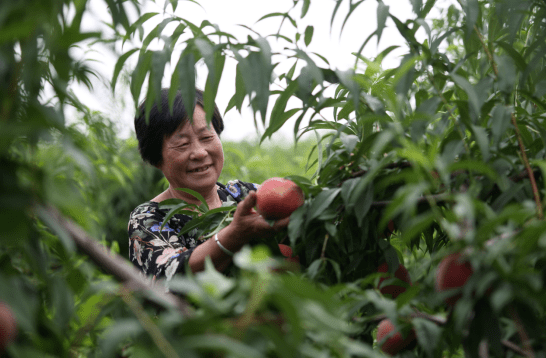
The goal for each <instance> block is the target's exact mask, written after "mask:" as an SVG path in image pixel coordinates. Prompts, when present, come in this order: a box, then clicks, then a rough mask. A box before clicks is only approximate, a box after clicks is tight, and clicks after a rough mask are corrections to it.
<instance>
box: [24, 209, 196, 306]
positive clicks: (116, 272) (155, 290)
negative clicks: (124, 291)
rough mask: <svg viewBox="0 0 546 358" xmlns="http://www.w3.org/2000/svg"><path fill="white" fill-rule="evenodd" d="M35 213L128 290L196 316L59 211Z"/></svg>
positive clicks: (183, 303) (41, 210)
mask: <svg viewBox="0 0 546 358" xmlns="http://www.w3.org/2000/svg"><path fill="white" fill-rule="evenodd" d="M35 210H36V212H37V214H38V215H40V216H41V217H42V218H45V219H47V220H48V221H50V222H52V223H53V224H54V225H57V226H59V227H60V228H61V229H62V230H64V231H65V232H66V233H67V234H68V235H69V236H70V238H71V239H72V240H73V241H74V242H75V243H76V246H77V247H78V248H79V249H80V250H81V251H82V252H84V253H85V254H86V255H87V256H89V258H91V260H93V261H94V262H95V263H96V264H97V265H98V266H99V267H101V268H102V269H104V270H105V271H106V272H108V273H109V274H111V275H112V276H114V277H115V278H116V279H118V280H119V281H121V282H123V283H124V284H125V285H126V287H127V288H129V289H131V290H136V291H143V292H146V293H149V294H150V296H151V297H152V298H154V299H157V300H159V301H162V302H163V303H166V304H168V305H170V306H171V307H176V308H177V309H178V310H179V311H180V313H182V315H184V316H191V315H192V309H191V307H190V305H189V304H188V303H187V302H186V301H184V300H182V299H181V298H179V297H177V296H175V295H173V294H170V293H167V292H165V289H164V288H161V285H159V284H158V283H157V282H156V284H155V285H154V286H152V285H151V284H150V282H149V281H148V280H146V279H145V278H144V277H142V276H141V274H140V272H139V271H138V270H137V269H136V267H133V266H131V265H129V264H128V263H127V260H125V259H123V258H121V257H120V256H119V255H115V254H112V253H108V252H106V250H105V248H104V246H102V245H101V244H99V243H98V242H97V241H96V240H95V239H93V238H91V237H90V236H89V235H88V234H87V233H86V232H85V231H84V230H83V229H82V228H80V227H79V226H78V225H76V224H75V223H74V222H73V221H71V220H69V219H67V218H65V217H64V216H63V215H62V214H61V213H60V212H59V211H58V210H57V209H56V208H54V207H52V206H49V207H42V206H37V207H36V209H35Z"/></svg>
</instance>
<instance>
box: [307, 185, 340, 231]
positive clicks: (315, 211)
mask: <svg viewBox="0 0 546 358" xmlns="http://www.w3.org/2000/svg"><path fill="white" fill-rule="evenodd" d="M340 191H341V188H336V189H326V190H323V191H322V192H320V193H319V194H318V195H317V196H316V197H315V198H314V199H313V201H312V202H311V206H310V207H309V210H308V212H307V220H306V223H309V222H310V221H311V220H313V219H314V218H316V217H318V216H319V215H320V214H322V213H323V212H324V210H326V209H327V208H328V207H329V206H330V204H331V203H332V202H333V201H334V199H335V198H336V197H337V195H338V194H339V192H340Z"/></svg>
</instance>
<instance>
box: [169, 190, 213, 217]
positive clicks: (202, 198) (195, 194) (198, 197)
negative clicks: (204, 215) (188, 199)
mask: <svg viewBox="0 0 546 358" xmlns="http://www.w3.org/2000/svg"><path fill="white" fill-rule="evenodd" d="M176 190H179V191H183V192H184V193H188V194H190V195H192V196H194V197H195V198H196V199H199V201H200V202H201V203H202V204H203V206H204V207H205V208H206V209H207V211H208V210H209V206H208V204H207V201H206V200H205V198H204V197H203V195H201V194H199V193H198V192H196V191H195V190H191V189H188V188H176Z"/></svg>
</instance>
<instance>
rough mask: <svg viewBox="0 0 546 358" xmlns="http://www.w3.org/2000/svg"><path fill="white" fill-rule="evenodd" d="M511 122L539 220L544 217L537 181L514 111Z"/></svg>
mask: <svg viewBox="0 0 546 358" xmlns="http://www.w3.org/2000/svg"><path fill="white" fill-rule="evenodd" d="M512 124H513V125H514V128H515V130H516V136H517V139H518V144H519V150H520V152H521V157H522V159H523V163H524V164H525V170H526V171H527V175H528V176H529V180H530V181H531V188H533V196H534V198H535V203H536V206H537V216H538V219H539V220H542V219H543V218H544V213H543V211H542V201H541V200H540V194H539V192H538V187H537V182H536V180H535V174H534V173H533V169H531V165H530V164H529V159H527V153H526V152H525V147H524V146H523V139H522V138H521V133H520V131H519V128H518V123H517V122H516V116H515V115H514V113H512Z"/></svg>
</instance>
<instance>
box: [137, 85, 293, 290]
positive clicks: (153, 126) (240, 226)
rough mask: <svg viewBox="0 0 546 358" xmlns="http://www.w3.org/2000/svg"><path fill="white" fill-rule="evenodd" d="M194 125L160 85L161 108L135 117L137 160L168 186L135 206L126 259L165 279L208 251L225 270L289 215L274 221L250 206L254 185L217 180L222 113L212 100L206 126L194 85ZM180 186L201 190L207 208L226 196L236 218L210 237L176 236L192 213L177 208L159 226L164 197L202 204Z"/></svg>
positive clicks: (199, 262)
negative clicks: (233, 205)
mask: <svg viewBox="0 0 546 358" xmlns="http://www.w3.org/2000/svg"><path fill="white" fill-rule="evenodd" d="M195 97H196V102H197V104H196V105H195V107H194V113H193V123H191V122H190V121H189V120H188V119H189V118H188V114H187V112H186V109H185V106H184V103H182V96H181V95H180V93H177V95H176V97H175V100H174V108H173V111H172V113H171V112H170V111H169V105H168V90H167V89H164V90H162V91H161V96H160V101H159V102H160V103H161V104H160V107H161V108H158V107H157V104H154V106H153V107H152V109H151V112H150V115H149V121H148V123H147V122H146V118H145V114H144V113H145V105H144V104H142V105H141V106H140V108H139V113H138V114H137V116H136V117H135V131H136V135H137V139H138V143H139V151H140V154H141V157H142V159H143V160H144V161H145V162H148V163H150V164H151V165H153V166H155V167H156V168H158V169H159V170H161V171H162V172H163V174H164V175H165V178H166V179H167V181H168V182H169V187H168V188H167V189H166V190H165V191H164V192H162V193H160V194H159V195H157V196H156V197H155V198H153V199H151V200H150V201H147V202H145V203H143V204H141V205H139V206H137V207H136V208H135V210H133V212H132V213H131V216H130V220H129V229H128V230H129V256H130V259H131V262H133V264H135V265H136V266H137V267H139V268H140V269H141V270H142V271H143V272H144V273H145V274H147V275H151V276H153V279H154V280H155V279H158V278H166V279H167V280H170V279H171V278H172V277H173V275H174V274H176V273H184V271H185V269H186V264H188V265H189V268H190V269H191V270H192V272H197V271H201V270H203V269H204V263H205V258H206V257H207V256H209V257H210V258H211V260H212V262H213V263H214V265H215V267H216V269H217V270H219V271H224V270H225V269H226V268H227V267H228V266H229V264H230V263H231V260H232V254H233V253H235V252H237V251H238V250H240V249H241V247H242V246H243V245H245V244H247V243H248V242H250V241H251V240H252V239H254V238H259V237H262V238H263V237H267V236H272V235H274V234H275V232H276V231H278V230H280V229H282V228H284V227H286V226H287V225H288V221H289V218H286V219H283V220H279V221H277V222H276V223H275V225H274V226H273V227H271V226H270V225H269V224H268V223H267V222H266V221H265V220H264V219H263V218H262V217H261V216H260V215H258V214H257V213H256V212H255V211H254V210H253V207H254V206H255V204H256V194H255V191H254V190H256V189H257V188H256V186H255V185H254V184H250V183H244V182H241V181H238V180H237V181H232V182H229V183H228V184H227V186H224V185H222V184H220V183H218V182H217V180H218V178H219V176H220V173H221V171H222V167H223V165H224V153H223V150H222V143H221V142H220V133H221V132H222V130H223V128H224V124H223V121H222V117H221V116H220V112H219V111H218V108H217V107H216V106H215V108H214V114H213V118H212V127H213V128H210V127H209V126H208V125H207V121H206V117H205V111H204V110H203V107H204V106H203V93H202V91H200V90H197V91H196V95H195ZM177 188H189V189H192V190H195V191H196V192H198V193H200V194H201V195H202V196H203V197H204V198H205V200H206V202H207V204H208V206H209V208H210V209H214V208H218V207H220V206H221V205H222V202H225V201H227V200H228V197H231V198H232V199H233V200H235V201H236V202H237V203H238V204H237V209H236V211H235V214H234V218H233V221H232V222H231V223H230V224H229V225H228V226H227V227H225V228H224V229H222V230H221V231H220V232H218V234H217V235H215V236H214V238H212V239H208V240H202V239H201V238H197V237H195V236H192V235H191V232H190V233H187V234H184V235H182V236H178V235H177V233H178V232H180V230H182V228H183V227H184V225H185V224H187V223H188V222H189V221H190V220H191V217H190V216H188V215H183V214H176V215H174V217H173V218H171V219H170V220H169V221H168V222H167V224H166V225H165V226H164V228H163V229H162V230H160V228H161V226H162V224H163V219H164V218H165V216H166V214H167V210H160V209H159V203H160V202H161V201H163V200H166V199H172V198H177V199H182V200H184V201H186V202H188V203H193V204H198V205H199V204H200V202H199V200H197V199H196V198H195V197H193V196H192V195H189V194H186V193H185V192H183V191H180V190H176V189H177Z"/></svg>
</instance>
